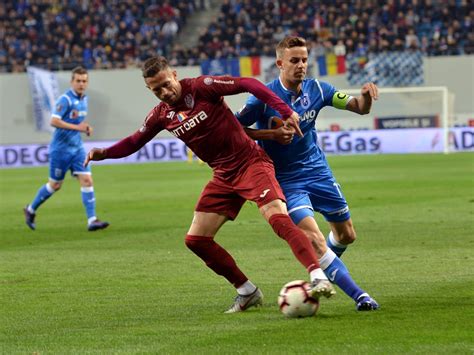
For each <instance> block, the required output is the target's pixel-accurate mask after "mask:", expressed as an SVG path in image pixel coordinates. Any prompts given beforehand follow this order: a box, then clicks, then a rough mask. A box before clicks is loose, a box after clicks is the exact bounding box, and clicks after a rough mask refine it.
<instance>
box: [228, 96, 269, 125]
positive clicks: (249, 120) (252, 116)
mask: <svg viewBox="0 0 474 355" xmlns="http://www.w3.org/2000/svg"><path fill="white" fill-rule="evenodd" d="M264 112H265V104H264V103H263V102H262V101H260V100H259V99H257V98H256V97H255V96H253V95H251V96H249V98H248V99H247V101H246V102H245V105H244V106H243V107H242V108H241V109H240V111H238V112H236V113H235V117H237V119H238V120H239V122H240V124H241V125H242V126H245V127H248V126H251V125H253V124H254V123H255V122H257V121H258V119H259V118H261V117H262V116H263V114H264Z"/></svg>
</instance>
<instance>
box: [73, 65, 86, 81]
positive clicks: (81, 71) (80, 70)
mask: <svg viewBox="0 0 474 355" xmlns="http://www.w3.org/2000/svg"><path fill="white" fill-rule="evenodd" d="M71 73H72V77H71V79H74V75H76V74H77V75H84V74H88V73H87V69H86V68H84V67H81V66H78V67H75V68H74V69H73V70H72V72H71Z"/></svg>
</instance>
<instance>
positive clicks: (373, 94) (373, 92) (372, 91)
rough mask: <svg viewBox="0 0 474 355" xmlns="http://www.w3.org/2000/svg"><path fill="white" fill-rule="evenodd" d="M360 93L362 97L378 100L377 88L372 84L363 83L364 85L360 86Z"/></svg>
mask: <svg viewBox="0 0 474 355" xmlns="http://www.w3.org/2000/svg"><path fill="white" fill-rule="evenodd" d="M360 93H361V94H362V95H363V96H369V97H370V98H372V99H374V100H377V99H378V98H379V88H378V87H377V85H375V84H374V83H365V84H364V85H362V88H361V89H360Z"/></svg>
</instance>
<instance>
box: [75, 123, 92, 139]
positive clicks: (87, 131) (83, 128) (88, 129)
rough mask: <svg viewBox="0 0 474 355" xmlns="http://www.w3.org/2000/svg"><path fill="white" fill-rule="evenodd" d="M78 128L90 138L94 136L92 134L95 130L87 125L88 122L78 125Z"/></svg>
mask: <svg viewBox="0 0 474 355" xmlns="http://www.w3.org/2000/svg"><path fill="white" fill-rule="evenodd" d="M77 128H78V130H79V131H80V132H83V133H85V134H86V135H87V136H88V137H89V136H91V135H92V132H93V131H94V129H93V128H92V126H91V125H90V124H89V123H87V122H81V123H79V124H78V125H77Z"/></svg>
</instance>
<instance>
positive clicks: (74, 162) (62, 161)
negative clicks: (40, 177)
mask: <svg viewBox="0 0 474 355" xmlns="http://www.w3.org/2000/svg"><path fill="white" fill-rule="evenodd" d="M85 159H86V152H85V151H84V149H81V150H78V151H77V152H75V153H74V154H71V153H64V152H50V154H49V178H50V179H51V180H53V181H63V180H64V176H65V175H66V173H67V171H68V170H70V171H71V174H72V175H79V174H88V175H90V174H91V167H90V165H88V166H87V167H84V160H85Z"/></svg>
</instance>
